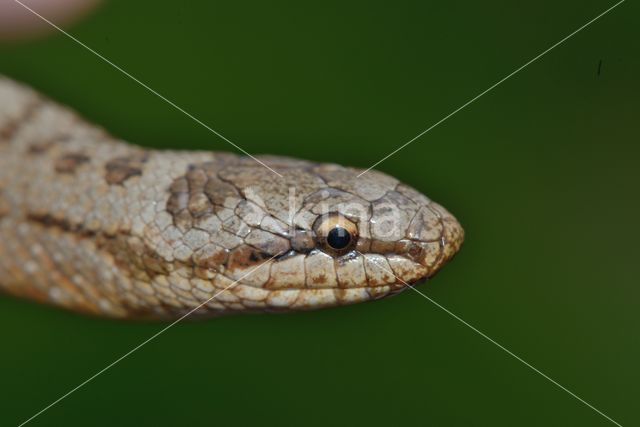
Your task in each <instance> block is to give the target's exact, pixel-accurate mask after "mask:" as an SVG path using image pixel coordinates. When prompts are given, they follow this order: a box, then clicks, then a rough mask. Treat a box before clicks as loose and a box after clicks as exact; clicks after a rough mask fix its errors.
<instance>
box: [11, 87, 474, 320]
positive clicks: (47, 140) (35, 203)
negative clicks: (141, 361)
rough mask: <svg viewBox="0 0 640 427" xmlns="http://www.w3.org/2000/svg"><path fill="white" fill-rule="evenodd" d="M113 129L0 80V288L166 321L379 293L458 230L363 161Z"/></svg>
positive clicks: (413, 279) (447, 251) (420, 275)
mask: <svg viewBox="0 0 640 427" xmlns="http://www.w3.org/2000/svg"><path fill="white" fill-rule="evenodd" d="M257 158H258V159H259V160H260V161H261V162H263V163H264V164H266V165H268V166H269V168H271V169H273V171H276V172H278V174H279V175H280V176H278V175H276V174H275V173H274V172H273V171H272V170H269V169H268V168H266V167H265V166H264V165H262V164H260V163H259V162H257V161H256V160H255V159H253V158H251V157H246V156H240V155H235V154H229V153H221V152H202V151H197V152H194V151H160V150H150V149H143V148H140V147H136V146H134V145H130V144H127V143H125V142H124V141H120V140H118V139H116V138H114V137H112V136H110V135H109V134H108V133H106V132H105V131H104V130H103V129H101V128H99V127H97V126H94V125H92V124H89V123H87V122H86V121H84V120H83V119H81V118H80V117H79V116H78V115H77V114H76V113H74V112H72V111H71V110H69V109H67V108H65V107H63V106H61V105H58V104H56V103H55V102H53V101H50V100H48V99H47V98H45V97H43V96H42V95H40V94H38V93H37V92H36V91H34V90H32V89H30V88H28V87H26V86H24V85H22V84H20V83H17V82H15V81H13V80H11V79H9V78H6V77H2V76H0V288H1V289H2V290H3V291H5V292H6V293H9V294H13V295H16V296H20V297H25V298H29V299H33V300H36V301H40V302H44V303H48V304H53V305H56V306H60V307H64V308H67V309H70V310H74V311H78V312H83V313H89V314H94V315H101V316H108V317H116V318H135V319H141V318H155V319H172V318H178V317H179V316H183V315H184V314H185V313H189V312H190V311H193V314H194V316H212V315H216V314H223V313H233V312H255V311H266V312H271V311H273V312H278V311H292V310H306V309H315V308H321V307H330V306H336V305H346V304H352V303H357V302H363V301H368V300H373V299H379V298H382V297H385V296H388V295H393V294H396V293H398V292H400V291H402V290H403V289H406V287H407V285H408V284H413V283H417V282H419V281H423V280H425V279H427V278H429V277H431V276H433V275H434V274H435V273H436V272H437V271H438V270H439V269H440V268H441V267H442V266H443V265H444V264H445V263H446V262H447V261H449V260H450V259H451V258H452V257H453V256H454V255H455V254H456V252H457V251H458V250H459V248H460V246H461V244H462V241H463V238H464V232H463V229H462V227H461V226H460V224H459V223H458V221H457V220H456V219H455V218H454V217H453V216H452V215H451V214H450V213H449V212H448V211H447V210H445V209H444V208H443V207H442V206H440V205H438V204H437V203H435V202H433V201H431V200H430V199H428V198H427V197H426V196H424V195H423V194H421V193H419V192H418V191H416V190H414V189H412V188H411V187H409V186H407V185H405V184H402V183H400V182H398V180H396V179H395V178H393V177H390V176H388V175H385V174H383V173H381V172H377V171H374V170H372V171H369V172H367V173H365V174H363V175H362V176H360V177H358V175H359V174H360V173H361V172H363V171H362V170H359V169H354V168H348V167H343V166H339V165H335V164H319V163H313V162H308V161H304V160H297V159H290V158H285V157H276V156H258V157H257Z"/></svg>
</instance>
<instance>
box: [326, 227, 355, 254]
mask: <svg viewBox="0 0 640 427" xmlns="http://www.w3.org/2000/svg"><path fill="white" fill-rule="evenodd" d="M327 243H328V244H329V246H331V247H332V248H333V249H344V248H346V247H347V246H349V243H351V234H349V232H348V231H347V230H346V229H344V228H342V227H335V228H333V229H332V230H331V231H329V234H328V235H327Z"/></svg>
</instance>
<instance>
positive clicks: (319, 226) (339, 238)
mask: <svg viewBox="0 0 640 427" xmlns="http://www.w3.org/2000/svg"><path fill="white" fill-rule="evenodd" d="M314 229H315V232H316V239H317V241H318V243H319V244H320V245H321V246H322V247H324V248H325V249H328V250H330V251H332V252H337V253H344V252H346V251H347V250H349V249H351V248H352V247H353V246H355V243H356V240H357V238H358V227H357V226H356V225H355V224H354V223H353V222H351V221H349V220H348V219H346V218H345V217H343V216H342V215H340V214H338V213H331V214H328V215H324V216H321V217H320V218H318V219H317V220H316V224H315V226H314Z"/></svg>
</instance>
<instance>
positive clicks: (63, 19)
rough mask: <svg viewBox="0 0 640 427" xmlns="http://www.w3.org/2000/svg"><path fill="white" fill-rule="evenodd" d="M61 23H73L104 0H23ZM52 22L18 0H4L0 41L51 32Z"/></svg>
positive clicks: (0, 4) (0, 5) (0, 7)
mask: <svg viewBox="0 0 640 427" xmlns="http://www.w3.org/2000/svg"><path fill="white" fill-rule="evenodd" d="M21 2H22V3H24V4H25V5H26V6H28V7H30V8H31V9H33V10H34V11H36V12H37V13H39V14H41V15H42V16H44V17H46V18H47V19H49V20H50V21H52V22H55V23H56V25H59V26H62V27H64V26H67V25H70V24H72V23H74V22H76V21H78V20H80V19H81V18H83V17H85V16H86V15H87V14H88V13H90V12H91V11H92V10H94V9H95V8H96V7H97V6H98V5H99V4H100V0H21ZM53 31H55V30H54V29H53V28H52V27H51V26H50V25H49V24H47V23H46V22H44V21H43V20H41V19H40V18H38V17H37V16H35V15H34V14H33V13H31V12H30V11H28V10H27V9H25V8H24V7H23V6H21V5H20V4H19V3H17V2H15V1H14V0H0V42H2V41H4V42H16V41H19V40H25V39H32V38H36V37H42V36H45V35H47V34H51V33H52V32H53Z"/></svg>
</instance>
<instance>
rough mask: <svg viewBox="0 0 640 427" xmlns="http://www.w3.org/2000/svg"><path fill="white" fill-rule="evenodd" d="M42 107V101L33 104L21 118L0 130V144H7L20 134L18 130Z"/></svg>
mask: <svg viewBox="0 0 640 427" xmlns="http://www.w3.org/2000/svg"><path fill="white" fill-rule="evenodd" d="M41 105H42V101H41V100H40V99H37V100H35V101H33V102H31V103H30V104H29V105H27V106H26V107H25V109H24V111H23V112H22V114H21V115H20V117H17V118H15V119H13V120H10V121H9V122H7V123H6V124H5V125H4V126H3V127H2V128H0V144H1V143H3V142H5V143H6V142H9V141H11V139H12V138H13V137H14V135H15V134H16V133H17V132H18V129H20V127H21V126H22V125H24V124H25V123H26V122H27V121H28V120H29V119H30V118H31V117H32V116H33V115H34V114H35V112H36V111H37V110H38V109H39V108H40V106H41Z"/></svg>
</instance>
